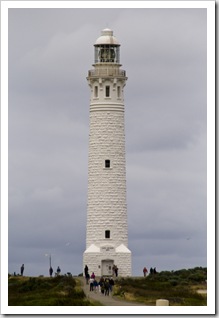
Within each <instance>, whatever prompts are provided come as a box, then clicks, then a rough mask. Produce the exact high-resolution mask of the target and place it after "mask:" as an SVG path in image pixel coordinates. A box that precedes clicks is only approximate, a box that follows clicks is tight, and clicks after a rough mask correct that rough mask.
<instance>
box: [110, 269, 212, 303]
mask: <svg viewBox="0 0 219 318" xmlns="http://www.w3.org/2000/svg"><path fill="white" fill-rule="evenodd" d="M206 280H207V268H202V267H196V268H193V269H188V270H186V269H182V270H178V271H171V272H169V271H163V272H160V273H156V274H153V275H151V274H150V275H148V276H147V277H142V278H125V279H123V278H120V279H118V280H117V281H116V285H115V288H114V295H116V296H117V297H120V298H121V299H123V300H124V299H125V300H132V301H137V302H141V303H144V304H147V305H151V306H154V305H155V304H156V299H168V300H169V304H170V306H206V305H207V294H206V293H204V294H200V293H198V292H197V291H198V290H206V289H207V283H206Z"/></svg>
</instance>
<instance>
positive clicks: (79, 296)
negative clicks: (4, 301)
mask: <svg viewBox="0 0 219 318" xmlns="http://www.w3.org/2000/svg"><path fill="white" fill-rule="evenodd" d="M8 305H9V306H92V305H95V304H94V303H92V302H90V301H89V300H88V299H87V298H86V296H85V293H84V291H83V290H82V288H81V286H79V285H78V284H77V282H76V280H75V279H74V278H73V277H69V276H57V277H51V278H50V277H21V276H10V277H9V279H8Z"/></svg>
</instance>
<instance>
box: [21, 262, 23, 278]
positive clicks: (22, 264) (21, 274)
mask: <svg viewBox="0 0 219 318" xmlns="http://www.w3.org/2000/svg"><path fill="white" fill-rule="evenodd" d="M23 274H24V264H22V266H21V276H23Z"/></svg>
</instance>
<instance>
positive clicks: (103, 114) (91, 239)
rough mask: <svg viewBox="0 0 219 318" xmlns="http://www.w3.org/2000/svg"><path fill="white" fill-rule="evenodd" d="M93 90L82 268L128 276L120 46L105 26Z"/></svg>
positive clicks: (98, 46)
mask: <svg viewBox="0 0 219 318" xmlns="http://www.w3.org/2000/svg"><path fill="white" fill-rule="evenodd" d="M94 46H95V64H94V69H93V70H91V71H89V73H88V77H87V80H88V83H89V86H90V89H91V99H90V135H89V160H88V206H87V233H86V251H85V252H84V260H83V266H85V265H87V266H88V268H89V271H90V272H95V274H96V275H98V276H101V275H112V268H113V265H114V266H115V265H116V266H117V267H118V273H119V275H121V276H130V275H131V252H130V251H129V249H128V226H127V205H126V162H125V126H124V125H125V123H124V97H123V88H124V86H125V83H126V80H127V77H126V74H125V71H123V70H120V66H121V65H120V64H119V46H120V45H119V44H118V42H117V40H116V38H115V37H114V36H113V32H112V31H111V30H109V29H105V30H103V31H102V36H101V37H100V38H98V39H97V41H96V43H95V45H94Z"/></svg>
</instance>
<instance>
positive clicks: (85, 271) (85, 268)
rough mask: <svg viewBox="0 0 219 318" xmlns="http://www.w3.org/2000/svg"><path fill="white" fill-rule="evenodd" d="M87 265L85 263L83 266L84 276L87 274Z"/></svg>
mask: <svg viewBox="0 0 219 318" xmlns="http://www.w3.org/2000/svg"><path fill="white" fill-rule="evenodd" d="M88 271H89V270H88V266H87V265H85V267H84V276H85V277H87V274H88Z"/></svg>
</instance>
